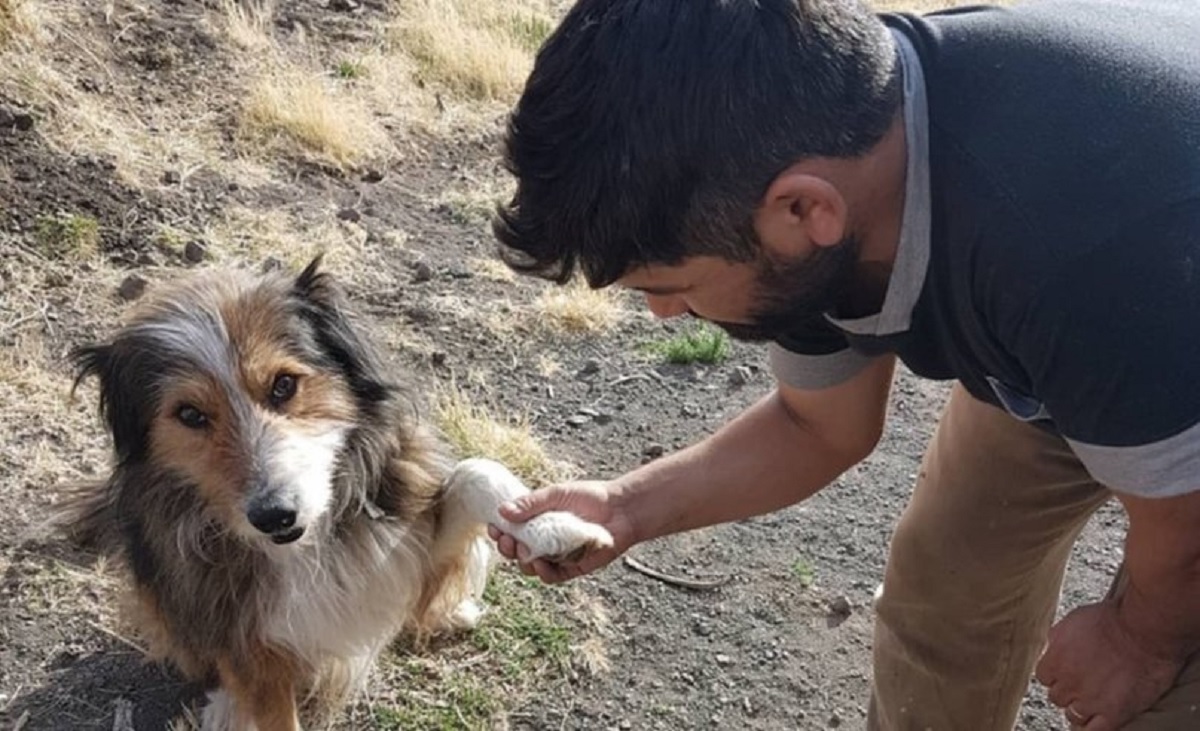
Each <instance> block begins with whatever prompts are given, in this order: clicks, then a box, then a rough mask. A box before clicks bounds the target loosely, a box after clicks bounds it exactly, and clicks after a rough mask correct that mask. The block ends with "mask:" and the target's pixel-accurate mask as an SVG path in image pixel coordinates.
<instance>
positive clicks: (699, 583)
mask: <svg viewBox="0 0 1200 731" xmlns="http://www.w3.org/2000/svg"><path fill="white" fill-rule="evenodd" d="M625 565H626V566H628V567H629V568H631V569H633V570H634V571H636V572H638V573H639V574H644V575H645V576H649V577H650V578H652V579H658V580H659V581H661V582H663V583H664V584H670V585H671V586H681V587H683V588H685V589H698V590H707V589H716V588H717V587H719V586H724V585H725V584H728V583H729V581H730V580H731V579H732V578H733V577H732V576H722V577H720V578H718V579H688V578H685V577H683V576H672V575H671V574H664V573H663V572H661V571H659V570H658V569H652V568H650V567H649V566H647V565H646V564H644V563H642V562H641V561H638V560H637V559H636V558H634V557H633V556H625Z"/></svg>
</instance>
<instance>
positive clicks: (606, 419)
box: [592, 411, 613, 426]
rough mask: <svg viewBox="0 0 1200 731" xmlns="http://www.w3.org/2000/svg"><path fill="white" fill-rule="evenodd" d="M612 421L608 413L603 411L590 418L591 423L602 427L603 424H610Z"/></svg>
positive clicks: (611, 416)
mask: <svg viewBox="0 0 1200 731" xmlns="http://www.w3.org/2000/svg"><path fill="white" fill-rule="evenodd" d="M612 420H613V415H612V414H610V413H608V412H605V411H601V412H600V413H599V414H596V415H595V416H593V417H592V421H594V422H596V423H597V424H599V425H600V426H604V425H605V424H611V423H612Z"/></svg>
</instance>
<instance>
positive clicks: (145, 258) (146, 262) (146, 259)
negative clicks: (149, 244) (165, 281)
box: [134, 251, 158, 267]
mask: <svg viewBox="0 0 1200 731" xmlns="http://www.w3.org/2000/svg"><path fill="white" fill-rule="evenodd" d="M134 261H135V262H137V265H138V266H143V267H156V266H158V260H157V259H155V258H154V255H153V254H151V253H150V252H148V251H143V252H142V253H140V254H138V255H137V259H135V260H134Z"/></svg>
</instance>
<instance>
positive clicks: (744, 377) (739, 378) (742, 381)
mask: <svg viewBox="0 0 1200 731" xmlns="http://www.w3.org/2000/svg"><path fill="white" fill-rule="evenodd" d="M752 375H753V374H752V373H751V372H750V369H749V368H748V367H746V366H738V367H737V368H734V369H733V372H732V373H730V374H729V382H730V383H732V384H733V385H735V386H745V385H746V384H747V383H749V382H750V377H751V376H752Z"/></svg>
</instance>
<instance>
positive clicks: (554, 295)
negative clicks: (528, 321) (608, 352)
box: [534, 281, 625, 334]
mask: <svg viewBox="0 0 1200 731" xmlns="http://www.w3.org/2000/svg"><path fill="white" fill-rule="evenodd" d="M534 313H535V316H536V317H537V320H538V322H539V323H541V324H542V326H543V327H546V328H549V329H551V330H555V331H561V332H567V333H572V334H591V333H603V332H608V331H609V330H612V329H613V328H614V327H616V326H617V325H618V324H619V323H620V322H621V320H622V319H623V318H624V316H625V308H624V307H622V305H621V300H620V295H619V294H618V293H617V292H615V291H614V290H613V289H612V288H605V289H592V288H591V287H589V286H587V283H586V282H582V281H575V282H572V283H571V284H568V285H566V286H563V287H553V288H549V289H547V290H546V291H545V292H543V293H542V294H541V296H539V297H538V298H537V300H536V301H535V302H534Z"/></svg>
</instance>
